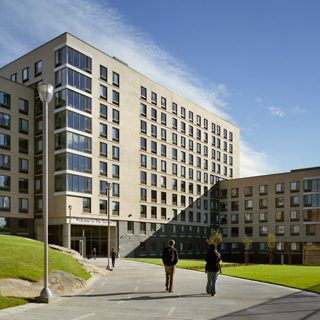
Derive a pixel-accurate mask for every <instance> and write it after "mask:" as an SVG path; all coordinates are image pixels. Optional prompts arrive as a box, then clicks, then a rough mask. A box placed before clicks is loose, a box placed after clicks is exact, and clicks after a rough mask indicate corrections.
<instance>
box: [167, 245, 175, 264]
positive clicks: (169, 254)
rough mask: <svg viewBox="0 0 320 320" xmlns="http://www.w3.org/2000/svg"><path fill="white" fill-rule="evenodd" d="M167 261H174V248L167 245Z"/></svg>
mask: <svg viewBox="0 0 320 320" xmlns="http://www.w3.org/2000/svg"><path fill="white" fill-rule="evenodd" d="M168 262H170V263H173V262H174V250H173V248H172V247H169V249H168Z"/></svg>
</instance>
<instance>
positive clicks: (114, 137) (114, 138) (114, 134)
mask: <svg viewBox="0 0 320 320" xmlns="http://www.w3.org/2000/svg"><path fill="white" fill-rule="evenodd" d="M112 141H117V142H119V129H118V128H112Z"/></svg>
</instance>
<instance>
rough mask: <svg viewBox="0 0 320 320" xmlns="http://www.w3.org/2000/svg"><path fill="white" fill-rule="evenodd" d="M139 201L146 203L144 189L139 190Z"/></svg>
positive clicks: (145, 191) (145, 190)
mask: <svg viewBox="0 0 320 320" xmlns="http://www.w3.org/2000/svg"><path fill="white" fill-rule="evenodd" d="M140 200H142V201H147V189H145V188H141V189H140Z"/></svg>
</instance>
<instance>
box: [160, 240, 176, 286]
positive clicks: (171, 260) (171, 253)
mask: <svg viewBox="0 0 320 320" xmlns="http://www.w3.org/2000/svg"><path fill="white" fill-rule="evenodd" d="M168 244H169V245H168V246H167V247H165V248H164V249H163V252H162V262H163V264H164V269H165V272H166V291H169V292H172V284H173V275H174V270H175V266H176V264H177V262H178V259H179V258H178V251H177V249H176V248H174V244H175V242H174V240H172V239H171V240H170V241H169V243H168Z"/></svg>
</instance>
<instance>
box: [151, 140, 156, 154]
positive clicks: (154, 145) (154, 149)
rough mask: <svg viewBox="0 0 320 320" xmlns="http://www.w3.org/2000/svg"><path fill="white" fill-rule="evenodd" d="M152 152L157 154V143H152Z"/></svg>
mask: <svg viewBox="0 0 320 320" xmlns="http://www.w3.org/2000/svg"><path fill="white" fill-rule="evenodd" d="M151 152H152V153H155V154H157V142H155V141H151Z"/></svg>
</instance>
